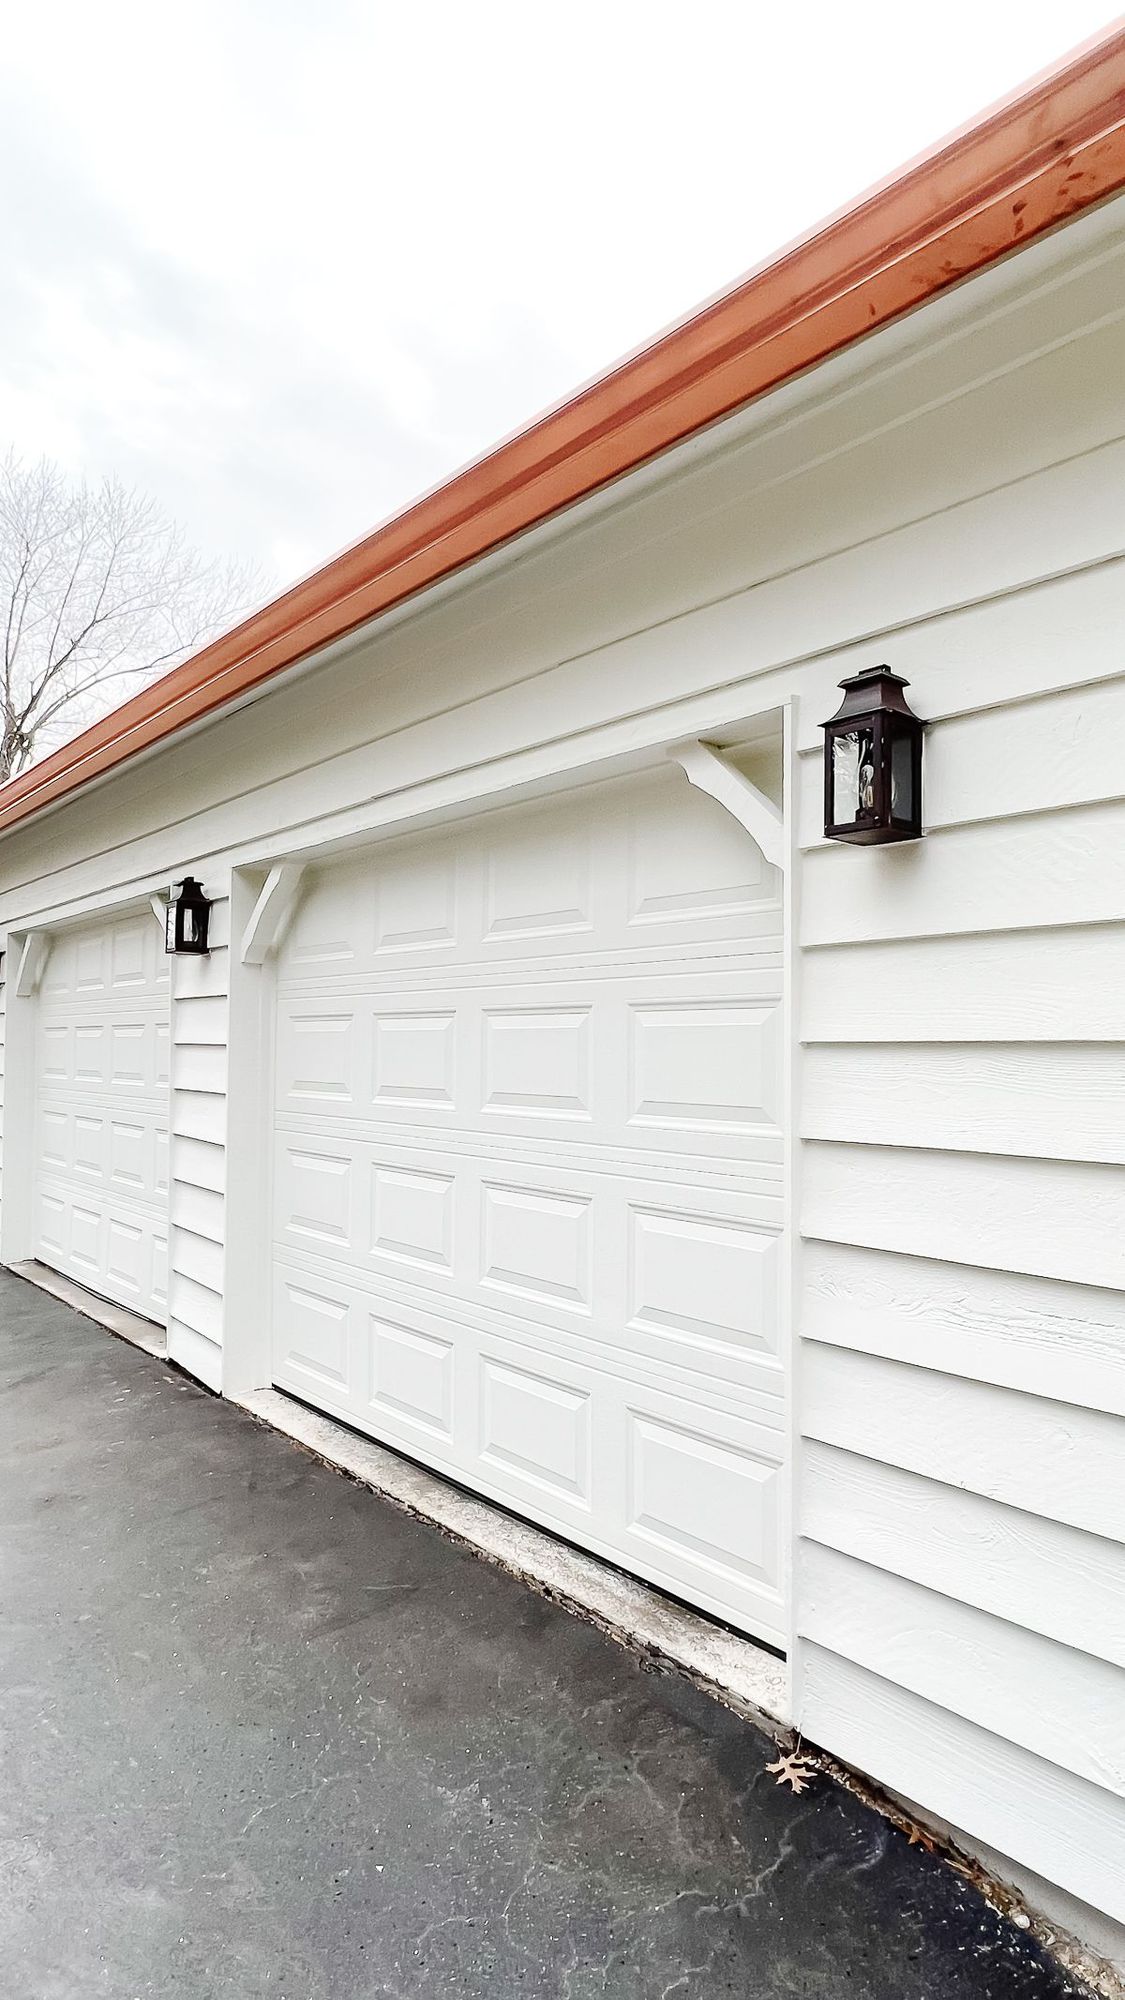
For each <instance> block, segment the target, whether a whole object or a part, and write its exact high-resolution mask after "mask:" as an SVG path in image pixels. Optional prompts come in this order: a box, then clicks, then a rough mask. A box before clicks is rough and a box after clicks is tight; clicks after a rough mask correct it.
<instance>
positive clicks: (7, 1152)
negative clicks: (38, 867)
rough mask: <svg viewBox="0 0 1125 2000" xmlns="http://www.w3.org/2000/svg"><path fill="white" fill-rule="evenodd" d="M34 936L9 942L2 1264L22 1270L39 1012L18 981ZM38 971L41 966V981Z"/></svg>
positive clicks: (29, 1242)
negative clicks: (15, 1265)
mask: <svg viewBox="0 0 1125 2000" xmlns="http://www.w3.org/2000/svg"><path fill="white" fill-rule="evenodd" d="M36 936H39V937H40V938H42V933H36V932H34V931H29V932H27V933H26V934H25V935H22V936H21V935H20V934H19V933H18V932H17V933H12V934H10V935H9V937H8V951H7V961H6V969H7V970H8V973H9V977H8V981H7V992H6V994H5V1029H4V1040H5V1052H4V1199H3V1202H2V1203H0V1264H22V1263H24V1262H25V1261H26V1260H27V1259H28V1258H30V1257H33V1256H34V1255H35V1072H36V1068H37V1062H36V1047H35V1040H36V1037H35V1029H36V1023H37V1021H38V1017H39V1007H38V1002H37V999H36V994H35V990H34V988H33V989H32V990H31V991H27V990H26V980H25V985H24V987H23V988H21V982H20V976H19V975H20V972H21V971H26V969H27V968H30V967H31V966H32V963H33V961H32V958H31V957H30V956H29V951H28V947H29V946H31V945H32V944H33V943H34V941H35V938H36ZM44 957H45V955H44ZM42 971H43V965H42V963H40V965H39V974H38V976H39V977H40V978H41V977H42ZM37 985H38V978H37V979H36V981H35V986H37Z"/></svg>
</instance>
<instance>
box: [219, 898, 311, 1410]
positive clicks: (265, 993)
mask: <svg viewBox="0 0 1125 2000" xmlns="http://www.w3.org/2000/svg"><path fill="white" fill-rule="evenodd" d="M298 872H299V871H298ZM279 873H280V871H279V870H277V869H275V870H273V871H272V875H276V874H279ZM271 879H272V876H271ZM267 886H268V885H267ZM264 893H265V889H264V885H263V881H262V876H261V873H260V872H259V871H244V870H240V869H237V868H236V869H234V870H233V871H232V873H231V885H230V934H231V947H232V948H231V953H230V991H229V996H228V1011H227V1191H226V1207H225V1245H226V1247H225V1253H224V1284H223V1364H222V1368H223V1372H222V1392H223V1394H224V1396H243V1395H246V1394H248V1393H249V1391H250V1390H251V1389H265V1388H268V1387H269V1385H270V1379H271V1376H272V1373H273V1369H272V1348H271V1317H272V1307H271V1295H272V1277H273V1274H272V1269H271V1258H270V1235H271V1231H270V1211H271V1207H272V1190H273V1169H272V1150H271V1146H270V1122H271V1121H270V1097H271V1091H270V1084H271V1080H272V1077H273V1038H274V1018H273V1017H274V973H273V967H272V965H270V964H267V963H266V953H265V952H264V951H263V953H262V957H261V958H257V957H251V958H247V956H246V955H245V949H243V950H238V949H237V948H236V941H237V940H240V939H241V940H242V941H243V945H244V946H245V941H246V939H247V937H248V936H250V935H251V934H252V929H253V923H254V918H255V914H256V913H259V914H260V906H261V904H262V898H263V895H264ZM274 913H275V915H276V904H275V905H274ZM260 935H261V933H259V936H260Z"/></svg>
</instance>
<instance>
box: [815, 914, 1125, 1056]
mask: <svg viewBox="0 0 1125 2000" xmlns="http://www.w3.org/2000/svg"><path fill="white" fill-rule="evenodd" d="M801 971H802V1000H801V1034H802V1038H803V1040H804V1041H805V1042H806V1043H812V1042H849V1043H856V1042H886V1043H895V1042H960V1043H967V1042H973V1041H980V1042H990V1043H992V1044H996V1043H999V1042H1003V1041H1010V1042H1026V1041H1047V1042H1051V1041H1055V1042H1066V1043H1068V1044H1070V1045H1073V1044H1075V1043H1077V1042H1097V1041H1110V1042H1114V1041H1120V1040H1122V1039H1125V1000H1123V998H1122V996H1123V994H1125V924H1123V923H1120V922H1115V923H1111V924H1103V925H1099V926H1095V927H1093V928H1090V929H1079V930H1056V931H1051V930H1037V929H1029V930H1008V931H996V932H993V933H991V934H989V933H981V932H976V933H970V934H966V935H964V936H961V937H927V938H910V939H907V940H905V941H901V942H900V941H899V940H897V939H895V940H892V941H890V942H887V943H880V942H875V943H870V942H862V943H857V942H853V941H851V940H847V941H843V942H841V943H840V944H838V945H835V946H829V947H828V948H826V949H823V950H819V951H811V952H807V953H806V954H805V958H804V963H803V965H802V968H801Z"/></svg>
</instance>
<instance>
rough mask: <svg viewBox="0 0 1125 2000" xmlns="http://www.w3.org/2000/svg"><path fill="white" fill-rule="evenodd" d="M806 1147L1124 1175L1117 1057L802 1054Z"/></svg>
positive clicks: (1000, 1047) (984, 1048)
mask: <svg viewBox="0 0 1125 2000" xmlns="http://www.w3.org/2000/svg"><path fill="white" fill-rule="evenodd" d="M801 1131H802V1134H803V1136H804V1137H805V1138H806V1139H834V1140H842V1141H844V1142H845V1143H847V1142H850V1143H853V1144H860V1143H869V1144H872V1145H888V1144H889V1145H895V1146H910V1147H914V1148H925V1149H928V1150H953V1151H970V1152H977V1153H1018V1154H1024V1155H1027V1156H1030V1157H1032V1158H1035V1157H1038V1158H1043V1159H1049V1158H1053V1159H1063V1160H1087V1161H1091V1162H1099V1163H1102V1164H1114V1165H1117V1166H1122V1165H1125V1048H1123V1046H1122V1045H1121V1044H1119V1043H1109V1042H1106V1043H1101V1044H1097V1043H1091V1044H1086V1045H1083V1046H1080V1047H1078V1048H1075V1047H1073V1046H1070V1045H1064V1044H1059V1043H1051V1042H1030V1043H1007V1044H1005V1043H995V1042H993V1043H976V1044H972V1045H970V1046H969V1047H965V1046H964V1045H961V1046H957V1045H956V1044H953V1043H945V1044H936V1045H935V1044H934V1043H926V1042H916V1043H911V1044H907V1045H902V1044H899V1045H896V1046H892V1047H886V1046H883V1047H880V1046H878V1045H876V1044H873V1043H870V1042H869V1043H859V1044H856V1043H850V1044H848V1043H843V1044H841V1045H839V1046H838V1047H835V1048H827V1047H819V1048H812V1049H810V1050H809V1052H808V1055H807V1057H806V1061H805V1070H804V1088H803V1091H802V1111H801Z"/></svg>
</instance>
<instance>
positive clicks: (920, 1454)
mask: <svg viewBox="0 0 1125 2000" xmlns="http://www.w3.org/2000/svg"><path fill="white" fill-rule="evenodd" d="M802 1375H803V1381H802V1399H801V1410H802V1423H803V1428H804V1432H805V1435H806V1437H812V1438H819V1439H820V1440H821V1442H822V1443H824V1444H833V1445H837V1446H839V1447H840V1448H841V1449H842V1450H844V1451H852V1452H858V1453H860V1454H861V1456H863V1457H865V1458H871V1459H881V1460H883V1461H884V1462H885V1463H886V1464H889V1465H899V1466H902V1467H903V1468H904V1470H906V1471H908V1472H921V1473H924V1474H925V1475H926V1477H927V1478H930V1479H938V1480H942V1481H943V1482H944V1483H945V1484H946V1485H949V1486H964V1487H967V1488H969V1490H970V1491H972V1492H974V1493H984V1494H987V1495H988V1496H989V1497H990V1498H992V1499H994V1500H1002V1501H1004V1502H1005V1503H1006V1504H1007V1505H1008V1506H1012V1507H1025V1508H1026V1509H1027V1510H1028V1512H1030V1513H1035V1514H1044V1515H1046V1516H1047V1517H1048V1518H1049V1519H1050V1520H1053V1521H1066V1522H1069V1523H1070V1525H1071V1526H1072V1527H1076V1528H1085V1529H1087V1530H1088V1531H1089V1532H1090V1533H1091V1534H1096V1535H1108V1536H1110V1537H1111V1538H1112V1539H1113V1540H1115V1541H1119V1542H1122V1541H1125V1479H1123V1478H1122V1477H1121V1466H1122V1457H1121V1420H1120V1418H1118V1417H1111V1416H1107V1415H1106V1414H1105V1413H1104V1412H1103V1411H1100V1410H1082V1409H1077V1408H1075V1407H1074V1406H1073V1405H1072V1404H1069V1403H1066V1402H1063V1401H1061V1400H1060V1401H1048V1399H1047V1398H1046V1397H1042V1396H1019V1395H1013V1394H1012V1393H1011V1392H1010V1391H1009V1390H1006V1389H997V1388H995V1387H994V1386H993V1385H992V1384H991V1383H984V1382H966V1381H965V1380H963V1379H962V1377H960V1376H958V1375H940V1374H938V1373H937V1371H936V1370H934V1369H929V1368H904V1367H902V1366H900V1364H899V1363H898V1362H895V1361H884V1360H882V1359H881V1358H879V1357H877V1356H875V1355H871V1354H856V1353H853V1352H852V1351H851V1350H850V1349H847V1348H841V1347H824V1346H821V1345H820V1343H819V1342H817V1341H809V1342H807V1344H806V1347H805V1352H804V1354H803V1357H802ZM1061 1386H1063V1385H1062V1384H1060V1387H1061Z"/></svg>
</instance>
